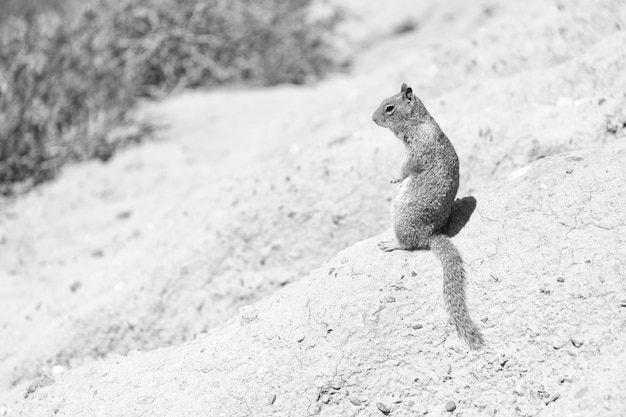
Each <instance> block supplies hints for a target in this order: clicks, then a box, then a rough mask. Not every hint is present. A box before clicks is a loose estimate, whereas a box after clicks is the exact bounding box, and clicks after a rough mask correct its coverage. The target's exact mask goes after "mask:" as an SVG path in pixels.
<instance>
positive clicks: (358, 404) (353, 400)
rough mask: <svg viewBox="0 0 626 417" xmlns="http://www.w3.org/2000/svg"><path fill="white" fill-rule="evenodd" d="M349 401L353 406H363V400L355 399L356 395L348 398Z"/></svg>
mask: <svg viewBox="0 0 626 417" xmlns="http://www.w3.org/2000/svg"><path fill="white" fill-rule="evenodd" d="M348 399H349V400H350V402H351V403H352V404H353V405H356V406H357V407H359V406H360V405H361V404H362V402H361V400H359V399H358V398H357V397H355V396H354V395H351V396H350V397H348Z"/></svg>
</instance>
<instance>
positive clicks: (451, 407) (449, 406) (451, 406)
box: [446, 401, 456, 413]
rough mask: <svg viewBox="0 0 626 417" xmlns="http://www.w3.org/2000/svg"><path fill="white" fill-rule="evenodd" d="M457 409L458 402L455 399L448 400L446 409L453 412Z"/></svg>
mask: <svg viewBox="0 0 626 417" xmlns="http://www.w3.org/2000/svg"><path fill="white" fill-rule="evenodd" d="M454 410H456V403H455V402H454V401H448V402H447V403H446V411H447V412H449V413H451V412H453V411H454Z"/></svg>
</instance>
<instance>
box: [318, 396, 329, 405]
mask: <svg viewBox="0 0 626 417" xmlns="http://www.w3.org/2000/svg"><path fill="white" fill-rule="evenodd" d="M320 400H321V401H322V402H323V403H324V404H328V403H329V402H330V395H328V394H324V395H322V396H321V397H320Z"/></svg>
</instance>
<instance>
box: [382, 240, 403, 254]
mask: <svg viewBox="0 0 626 417" xmlns="http://www.w3.org/2000/svg"><path fill="white" fill-rule="evenodd" d="M378 248H379V249H380V250H382V251H383V252H391V251H393V250H396V249H400V243H398V240H397V239H391V240H383V241H382V242H378Z"/></svg>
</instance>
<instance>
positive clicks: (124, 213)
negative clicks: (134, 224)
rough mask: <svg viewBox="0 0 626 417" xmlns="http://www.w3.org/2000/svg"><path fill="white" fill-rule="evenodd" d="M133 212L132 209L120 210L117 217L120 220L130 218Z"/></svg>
mask: <svg viewBox="0 0 626 417" xmlns="http://www.w3.org/2000/svg"><path fill="white" fill-rule="evenodd" d="M131 214H132V212H131V211H130V210H125V211H120V212H119V213H117V215H116V217H117V218H118V219H120V220H124V219H128V218H129V217H130V215H131Z"/></svg>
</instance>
